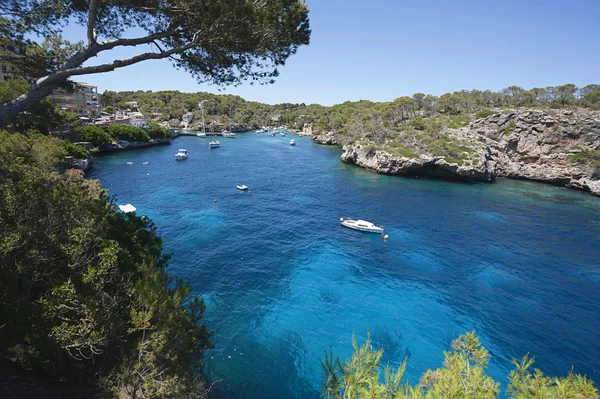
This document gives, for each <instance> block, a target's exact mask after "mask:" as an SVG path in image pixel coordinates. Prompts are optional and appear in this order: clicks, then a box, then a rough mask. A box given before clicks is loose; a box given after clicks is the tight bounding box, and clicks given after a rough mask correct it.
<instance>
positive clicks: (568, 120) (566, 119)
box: [309, 109, 600, 196]
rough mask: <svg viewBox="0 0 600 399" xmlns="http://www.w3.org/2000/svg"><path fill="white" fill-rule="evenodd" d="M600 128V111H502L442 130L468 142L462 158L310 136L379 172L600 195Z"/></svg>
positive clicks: (391, 145)
mask: <svg viewBox="0 0 600 399" xmlns="http://www.w3.org/2000/svg"><path fill="white" fill-rule="evenodd" d="M599 132H600V112H597V111H581V110H579V111H572V110H535V109H525V110H516V111H514V110H509V111H502V112H497V113H494V114H493V115H491V116H488V117H486V118H481V119H478V120H475V121H473V122H471V123H470V124H469V125H468V126H465V127H462V128H458V129H443V130H442V131H441V132H440V134H443V135H446V136H447V137H449V138H450V139H451V140H454V142H456V143H459V144H460V145H462V147H461V148H462V149H464V150H465V152H463V153H461V155H460V157H458V159H452V157H449V156H444V155H439V154H434V151H431V150H429V151H426V152H425V153H421V154H418V155H417V154H413V153H410V151H409V150H407V149H406V148H405V147H403V146H402V144H404V143H397V142H385V143H384V144H383V145H381V144H380V145H375V144H374V143H373V142H369V141H361V142H349V143H348V142H347V143H343V141H344V140H343V137H339V136H338V135H336V134H335V133H334V132H329V133H326V134H310V135H309V136H310V137H311V138H312V140H313V141H314V142H315V143H317V144H321V145H337V146H339V147H340V148H341V150H342V154H341V156H340V159H341V161H342V162H345V163H349V164H353V165H356V166H358V167H361V168H364V169H367V170H369V171H372V172H375V173H379V174H384V175H390V176H403V177H417V178H421V177H424V178H431V179H437V180H449V181H458V182H471V183H493V182H494V181H495V180H496V178H509V179H515V180H527V181H535V182H541V183H546V184H551V185H554V186H559V187H566V188H573V189H577V190H582V191H585V192H588V193H590V194H592V195H596V196H600V167H599V166H598V165H597V162H596V161H594V157H595V156H596V153H597V152H598V151H599V150H598V149H600V134H599ZM398 147H399V148H400V151H398V152H396V151H395V150H396V148H398ZM406 153H408V154H406ZM586 157H587V158H586ZM455 158H456V157H455Z"/></svg>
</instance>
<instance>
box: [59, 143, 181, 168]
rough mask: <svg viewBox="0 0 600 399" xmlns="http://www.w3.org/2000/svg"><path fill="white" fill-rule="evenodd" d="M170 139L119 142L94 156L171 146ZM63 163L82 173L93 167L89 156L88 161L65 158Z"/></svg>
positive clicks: (104, 148) (92, 160) (100, 150)
mask: <svg viewBox="0 0 600 399" xmlns="http://www.w3.org/2000/svg"><path fill="white" fill-rule="evenodd" d="M171 140H172V139H171V138H162V139H152V140H150V141H147V142H128V141H123V140H119V141H118V142H117V143H112V144H109V145H106V146H104V147H102V148H100V149H99V150H98V151H97V152H96V153H95V154H99V155H102V154H107V153H111V152H118V151H127V150H136V149H138V148H146V147H154V146H157V145H168V144H171ZM65 161H66V163H67V165H68V168H70V169H80V170H82V171H84V172H87V171H89V170H90V169H92V167H93V166H94V157H93V156H90V157H89V158H88V159H77V158H73V157H66V158H65Z"/></svg>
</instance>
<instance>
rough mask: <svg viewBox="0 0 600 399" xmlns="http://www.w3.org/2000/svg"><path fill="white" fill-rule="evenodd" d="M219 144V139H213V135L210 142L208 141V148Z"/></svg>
mask: <svg viewBox="0 0 600 399" xmlns="http://www.w3.org/2000/svg"><path fill="white" fill-rule="evenodd" d="M220 145H221V142H220V141H217V140H215V139H214V137H213V138H212V139H211V140H210V143H208V148H217V147H219V146H220Z"/></svg>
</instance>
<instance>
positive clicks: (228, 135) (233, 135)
mask: <svg viewBox="0 0 600 399" xmlns="http://www.w3.org/2000/svg"><path fill="white" fill-rule="evenodd" d="M229 119H230V121H229V131H228V132H226V131H223V137H226V138H229V139H234V138H235V133H234V132H233V131H232V124H233V106H232V105H231V104H229Z"/></svg>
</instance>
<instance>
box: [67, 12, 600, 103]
mask: <svg viewBox="0 0 600 399" xmlns="http://www.w3.org/2000/svg"><path fill="white" fill-rule="evenodd" d="M307 3H308V5H309V7H310V10H311V13H310V19H311V28H312V31H313V33H312V38H311V44H310V45H309V46H305V47H302V48H300V50H299V51H298V53H297V54H296V55H294V56H292V57H291V58H290V59H289V60H288V62H287V64H286V65H285V67H283V68H281V70H280V72H281V76H280V77H279V78H278V80H277V82H276V83H275V84H274V85H268V86H251V85H249V84H244V85H242V86H239V87H233V88H227V89H225V90H222V91H221V93H231V94H237V95H240V96H242V97H244V98H245V99H247V100H252V101H260V102H265V103H269V104H275V103H281V102H292V103H302V102H304V103H307V104H308V103H320V104H324V105H332V104H336V103H341V102H344V101H347V100H352V101H356V100H361V99H368V100H372V101H390V100H393V99H395V98H397V97H400V96H404V95H409V96H411V95H412V94H414V93H416V92H423V93H426V94H435V95H440V94H443V93H446V92H452V91H456V90H463V89H466V90H470V89H480V90H484V89H491V90H500V89H502V88H504V87H507V86H510V85H518V86H522V87H524V88H531V87H544V86H549V85H558V84H565V83H574V84H576V85H578V86H584V85H586V84H589V83H600V37H599V33H600V25H599V24H598V16H599V15H600V2H599V1H592V0H585V1H584V0H570V1H566V0H562V1H557V0H545V1H541V0H520V1H515V0H504V1H498V0H496V1H493V2H491V1H474V0H473V1H461V0H455V1H434V0H420V1H419V0H413V1H404V0H371V1H368V2H367V1H364V0H308V1H307ZM65 37H66V38H68V39H72V40H81V39H82V38H83V37H85V34H84V31H83V30H82V29H81V28H79V27H75V26H72V27H69V28H68V29H67V31H66V32H65ZM131 54H132V50H131V49H125V50H113V51H112V52H110V53H109V54H107V55H102V56H99V57H98V58H96V59H94V60H93V62H94V63H97V62H108V61H112V60H113V59H122V58H125V57H128V56H130V55H131ZM80 80H84V81H86V82H88V83H93V84H97V85H98V86H99V90H100V91H101V92H103V91H104V90H153V91H158V90H180V91H185V92H195V91H209V92H215V93H218V92H219V91H218V88H217V87H215V86H212V85H208V84H202V85H200V84H198V83H197V82H196V81H195V80H194V79H192V78H191V77H190V76H189V75H188V74H187V73H185V72H184V71H178V70H176V69H175V68H173V67H172V66H171V64H170V63H169V62H168V61H164V60H162V61H146V62H144V63H141V64H138V65H135V66H130V67H127V68H124V69H121V70H118V71H114V72H110V73H105V74H98V75H88V76H85V77H82V79H80Z"/></svg>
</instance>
